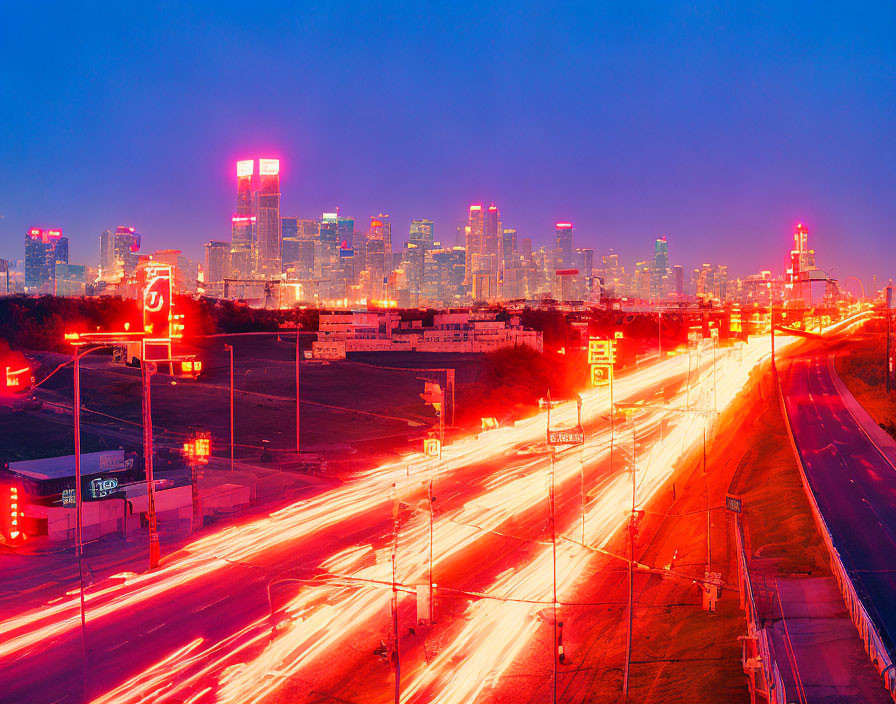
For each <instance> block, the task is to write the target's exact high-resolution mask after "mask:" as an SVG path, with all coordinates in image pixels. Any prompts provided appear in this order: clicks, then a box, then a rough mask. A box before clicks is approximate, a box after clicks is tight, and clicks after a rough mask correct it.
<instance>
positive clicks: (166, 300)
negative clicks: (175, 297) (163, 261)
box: [141, 264, 172, 338]
mask: <svg viewBox="0 0 896 704" xmlns="http://www.w3.org/2000/svg"><path fill="white" fill-rule="evenodd" d="M141 273H142V276H143V277H144V280H145V283H144V285H143V297H142V298H141V308H142V309H143V330H144V331H145V332H148V333H152V334H154V335H158V336H159V337H169V338H170V337H171V294H172V288H171V279H172V271H171V266H159V265H156V264H149V265H147V266H146V267H144V268H143V269H142V270H141Z"/></svg>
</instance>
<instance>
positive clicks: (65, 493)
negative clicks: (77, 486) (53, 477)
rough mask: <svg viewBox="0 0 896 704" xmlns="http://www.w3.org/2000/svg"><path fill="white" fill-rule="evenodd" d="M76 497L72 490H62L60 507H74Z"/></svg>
mask: <svg viewBox="0 0 896 704" xmlns="http://www.w3.org/2000/svg"><path fill="white" fill-rule="evenodd" d="M76 499H77V497H76V496H75V490H74V489H63V490H62V505H63V506H74V505H75V502H76Z"/></svg>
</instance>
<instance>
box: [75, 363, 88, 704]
mask: <svg viewBox="0 0 896 704" xmlns="http://www.w3.org/2000/svg"><path fill="white" fill-rule="evenodd" d="M74 373H75V376H74V404H73V408H72V411H73V416H74V419H75V541H76V543H77V547H76V551H77V552H76V554H77V556H78V583H79V587H80V594H81V685H82V690H83V692H82V693H83V697H84V702H88V701H90V697H89V696H88V694H87V670H88V667H87V619H86V616H85V614H84V567H83V564H82V558H83V550H84V547H83V546H84V543H83V536H82V533H81V526H82V523H83V516H82V514H81V501H82V497H81V355H80V354H77V355H75V369H74Z"/></svg>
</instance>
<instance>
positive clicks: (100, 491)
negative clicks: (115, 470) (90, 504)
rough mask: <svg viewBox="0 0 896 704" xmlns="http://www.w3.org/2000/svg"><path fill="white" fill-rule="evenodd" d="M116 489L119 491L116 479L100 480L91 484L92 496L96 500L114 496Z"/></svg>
mask: <svg viewBox="0 0 896 704" xmlns="http://www.w3.org/2000/svg"><path fill="white" fill-rule="evenodd" d="M116 489H118V479H117V478H115V477H109V478H107V479H103V478H99V479H94V480H92V481H91V482H90V495H91V496H92V497H93V498H94V499H102V498H105V497H106V496H109V495H110V494H114V493H115V491H116Z"/></svg>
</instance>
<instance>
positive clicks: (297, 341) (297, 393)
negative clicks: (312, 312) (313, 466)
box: [296, 323, 301, 454]
mask: <svg viewBox="0 0 896 704" xmlns="http://www.w3.org/2000/svg"><path fill="white" fill-rule="evenodd" d="M300 330H301V327H300V326H299V324H298V323H296V454H299V452H300V451H301V446H300V443H299V359H301V354H300V350H299V341H300V339H301V332H300Z"/></svg>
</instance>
